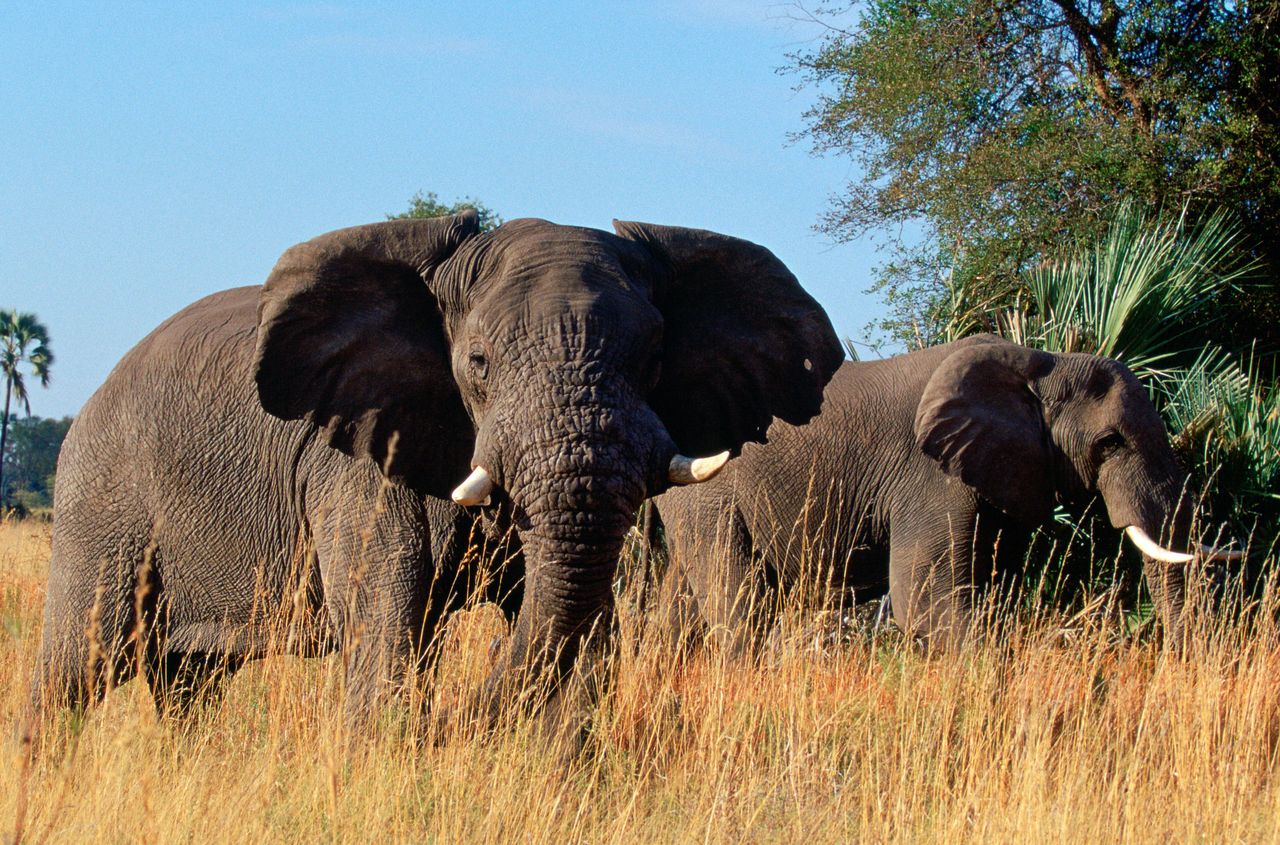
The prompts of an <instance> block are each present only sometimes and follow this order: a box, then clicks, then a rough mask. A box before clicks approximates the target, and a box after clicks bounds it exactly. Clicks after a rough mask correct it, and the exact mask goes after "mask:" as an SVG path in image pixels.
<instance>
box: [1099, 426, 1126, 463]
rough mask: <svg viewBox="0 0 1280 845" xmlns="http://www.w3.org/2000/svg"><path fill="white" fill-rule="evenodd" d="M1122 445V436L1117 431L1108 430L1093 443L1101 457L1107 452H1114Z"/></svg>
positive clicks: (1121, 447) (1123, 441) (1123, 442)
mask: <svg viewBox="0 0 1280 845" xmlns="http://www.w3.org/2000/svg"><path fill="white" fill-rule="evenodd" d="M1124 447H1125V440H1124V437H1123V436H1122V435H1121V434H1120V433H1119V432H1117V431H1112V432H1108V433H1107V434H1105V435H1103V436H1102V437H1101V438H1099V439H1098V442H1097V443H1095V444H1094V448H1096V449H1097V450H1098V452H1099V453H1100V454H1101V455H1102V456H1103V457H1106V456H1107V455H1108V454H1110V453H1112V452H1115V451H1116V450H1118V449H1123V448H1124Z"/></svg>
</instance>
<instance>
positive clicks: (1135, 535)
mask: <svg viewBox="0 0 1280 845" xmlns="http://www.w3.org/2000/svg"><path fill="white" fill-rule="evenodd" d="M1124 533H1125V535H1126V536H1127V537H1128V538H1129V539H1130V540H1132V541H1133V544H1134V545H1135V546H1137V547H1138V551H1140V552H1142V553H1143V554H1144V555H1146V556H1147V557H1150V558H1155V559H1156V560H1158V561H1161V562H1162V563H1190V562H1191V561H1193V560H1195V559H1196V556H1195V555H1189V554H1184V553H1182V552H1171V551H1169V550H1168V549H1166V548H1165V547H1164V546H1162V545H1160V544H1159V543H1157V542H1156V541H1155V540H1152V539H1151V538H1150V537H1148V536H1147V532H1145V531H1143V530H1142V529H1141V528H1139V527H1138V526H1136V525H1130V526H1129V527H1128V528H1126V529H1125V530H1124Z"/></svg>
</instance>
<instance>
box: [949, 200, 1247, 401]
mask: <svg viewBox="0 0 1280 845" xmlns="http://www.w3.org/2000/svg"><path fill="white" fill-rule="evenodd" d="M1255 269H1256V264H1255V263H1254V262H1252V261H1250V260H1249V259H1248V258H1247V257H1246V256H1245V255H1244V249H1243V241H1242V236H1241V233H1240V230H1239V228H1238V227H1237V226H1235V225H1233V224H1232V223H1231V222H1230V221H1229V220H1228V217H1227V215H1226V214H1225V213H1223V212H1217V213H1214V214H1211V215H1209V216H1208V217H1207V218H1205V219H1204V220H1203V221H1201V222H1200V223H1198V224H1192V223H1191V222H1190V221H1189V220H1188V214H1187V210H1186V209H1185V208H1184V209H1183V212H1182V214H1180V215H1179V216H1178V217H1176V218H1173V219H1163V218H1161V217H1159V216H1155V215H1149V214H1145V213H1143V212H1141V211H1140V210H1139V209H1138V207H1137V206H1136V205H1134V204H1132V203H1122V204H1121V205H1120V206H1119V207H1118V208H1117V210H1116V212H1115V214H1114V216H1113V217H1112V218H1111V219H1110V220H1109V221H1108V225H1107V228H1106V230H1105V231H1104V232H1103V233H1102V234H1101V235H1100V236H1099V237H1097V238H1096V239H1095V240H1093V241H1092V242H1087V241H1084V242H1080V243H1077V244H1076V246H1075V247H1074V249H1073V250H1071V251H1070V252H1068V253H1067V254H1066V255H1064V256H1062V257H1059V258H1057V259H1054V260H1048V261H1045V262H1043V263H1041V264H1040V265H1039V266H1037V267H1034V268H1031V269H1029V270H1026V271H1024V272H1023V273H1021V274H1020V275H1019V276H1018V277H1017V278H1016V280H1015V281H1014V283H1013V285H1011V287H1010V288H1008V289H1006V290H1003V291H1000V292H998V293H994V294H993V293H991V292H989V291H985V292H984V291H982V290H981V288H979V287H977V286H974V285H972V284H969V285H963V284H962V285H957V286H956V287H955V288H953V289H949V290H948V291H947V296H946V298H945V299H944V300H943V306H942V307H941V308H940V309H939V311H938V314H939V317H938V320H937V322H938V324H939V325H940V326H941V330H940V336H941V338H942V339H945V340H955V339H957V338H959V337H963V336H965V335H968V334H973V333H974V332H976V331H995V332H998V333H1000V334H1002V335H1004V336H1005V337H1008V338H1009V339H1010V340H1013V341H1016V342H1018V343H1022V344H1025V345H1027V346H1034V347H1036V348H1038V349H1047V350H1051V351H1054V352H1088V353H1091V354H1095V355H1103V356H1106V357H1108V358H1117V359H1119V360H1122V361H1124V362H1125V363H1126V364H1128V365H1129V367H1130V368H1131V369H1132V370H1134V372H1135V373H1137V374H1138V375H1139V376H1142V377H1149V378H1156V379H1159V378H1161V377H1162V376H1164V375H1167V374H1168V372H1169V371H1170V370H1171V368H1176V367H1178V366H1187V365H1189V364H1190V363H1191V362H1192V361H1193V360H1195V359H1196V357H1197V355H1198V354H1199V353H1200V350H1201V349H1202V348H1203V346H1204V343H1205V340H1206V338H1207V337H1208V336H1209V333H1210V330H1211V329H1212V328H1213V323H1214V322H1216V321H1218V320H1220V319H1221V317H1222V314H1223V312H1222V309H1221V308H1220V307H1218V305H1219V303H1220V302H1221V300H1222V298H1223V297H1224V296H1226V295H1227V294H1228V293H1229V292H1231V291H1233V290H1234V289H1237V288H1240V287H1241V286H1244V285H1246V284H1248V282H1249V280H1250V278H1251V273H1252V272H1253V271H1254V270H1255Z"/></svg>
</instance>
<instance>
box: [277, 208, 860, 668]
mask: <svg viewBox="0 0 1280 845" xmlns="http://www.w3.org/2000/svg"><path fill="white" fill-rule="evenodd" d="M614 228H615V230H616V232H617V234H609V233H606V232H603V231H598V230H594V229H586V228H578V227H571V226H560V225H555V224H552V223H549V222H547V221H544V220H534V219H527V220H515V221H511V222H508V223H506V224H504V225H503V226H501V227H499V228H498V229H496V230H493V231H490V232H485V233H480V232H479V231H478V227H477V222H476V218H475V216H474V214H472V213H466V214H462V215H458V216H454V217H449V218H437V219H431V220H396V221H391V222H386V223H378V224H373V225H368V226H360V227H356V228H352V229H344V230H341V231H337V232H332V233H330V234H327V235H323V236H321V237H319V238H316V239H314V240H312V241H309V242H307V243H304V244H300V245H299V246H296V247H293V248H292V249H290V250H288V251H287V252H286V253H285V254H284V256H283V257H282V258H281V259H280V261H279V263H278V264H277V265H276V267H275V269H274V270H273V272H272V273H271V276H270V277H269V279H268V280H267V282H266V285H265V287H264V288H263V292H262V298H261V303H260V306H259V327H258V341H257V344H258V345H257V353H256V354H257V358H256V380H257V386H258V393H259V397H260V399H261V402H262V405H263V407H264V408H265V409H266V410H267V411H268V412H269V413H271V414H273V415H276V416H278V417H282V418H285V419H298V418H305V419H307V420H310V421H311V422H312V423H313V424H314V425H316V426H318V427H319V428H321V429H323V430H324V432H325V433H326V434H327V437H328V439H329V443H330V445H332V446H333V447H334V448H336V449H339V450H341V451H343V452H346V453H348V454H351V455H355V456H361V457H366V458H369V459H371V460H373V461H375V462H377V464H378V465H379V466H380V467H382V470H383V472H384V473H385V474H386V476H387V477H388V478H389V479H390V480H391V481H393V482H394V483H401V484H406V485H410V486H411V487H412V488H413V489H415V490H418V491H420V492H422V493H424V494H429V495H433V496H439V497H447V496H452V497H453V498H454V500H455V501H458V502H459V503H462V504H467V505H476V504H486V503H492V506H493V507H495V508H497V507H499V506H502V507H504V508H505V509H506V510H505V511H504V512H509V513H511V514H512V518H513V519H514V522H515V525H516V527H517V529H518V532H519V534H520V538H521V542H522V544H523V547H524V556H525V560H526V580H525V597H524V604H523V607H522V609H521V612H520V617H519V620H518V621H517V623H516V627H515V631H514V633H513V637H512V641H511V643H510V645H509V647H508V649H507V652H506V655H505V657H504V658H503V659H502V661H501V665H500V668H499V670H498V673H497V674H496V675H495V681H494V682H495V683H496V679H497V678H498V677H500V676H501V675H502V674H503V672H506V671H507V670H514V669H520V668H524V667H528V666H532V665H534V664H535V663H537V662H538V661H540V660H543V659H546V660H551V658H550V657H548V655H550V654H552V653H553V652H554V653H555V654H556V655H558V656H557V657H556V658H555V659H554V660H551V662H552V663H554V665H555V666H556V667H557V668H560V669H564V668H567V666H568V664H569V663H570V662H571V661H572V659H573V658H574V656H575V651H576V649H577V647H578V643H579V642H580V640H581V639H582V637H583V635H584V634H585V633H586V632H587V631H588V630H589V629H590V628H591V627H592V626H593V625H596V624H598V623H599V622H600V621H601V620H602V619H605V620H607V617H608V615H609V614H610V612H611V610H612V592H611V584H612V581H613V576H614V569H615V566H616V561H617V559H618V555H619V552H620V549H621V545H622V541H623V537H624V535H625V533H626V531H627V529H628V528H629V526H630V525H631V523H632V520H633V518H634V514H635V511H636V510H637V508H638V507H639V505H640V503H641V502H642V500H643V499H644V498H645V497H647V496H652V495H656V494H658V493H660V492H662V491H663V490H664V489H666V488H667V487H668V486H669V485H670V484H672V483H689V482H693V481H697V480H703V479H705V478H707V477H710V476H711V475H713V474H714V473H715V471H716V470H717V469H718V468H719V466H721V465H722V464H723V463H724V460H725V459H726V458H727V457H728V454H727V453H728V452H731V451H733V450H737V449H739V448H740V447H741V446H742V444H743V443H744V442H747V441H762V440H763V439H764V433H765V430H766V428H767V427H768V425H769V423H770V420H771V419H772V418H773V417H775V416H776V417H780V418H782V419H784V420H787V421H789V422H793V423H802V422H805V421H807V420H808V419H810V418H811V417H812V416H813V415H815V414H816V413H817V412H818V409H819V406H820V403H821V397H822V390H823V387H824V386H825V385H826V383H827V381H828V380H829V379H830V378H831V375H832V374H833V373H834V372H835V370H836V368H837V367H838V366H839V365H840V362H841V360H842V357H843V355H842V351H841V348H840V345H839V342H838V340H837V338H836V336H835V333H834V331H833V330H832V328H831V325H830V323H829V321H828V319H827V317H826V315H825V313H824V312H823V311H822V309H821V308H820V307H819V306H818V304H817V303H816V302H815V301H814V300H813V299H812V298H811V297H810V296H809V295H808V294H806V293H805V292H804V290H803V289H802V288H801V287H800V285H799V284H798V283H797V282H796V280H795V278H794V276H792V274H791V273H790V272H789V271H788V270H787V269H786V267H785V266H784V265H783V264H782V263H781V262H780V261H779V260H778V259H777V258H775V257H774V256H773V255H772V254H771V253H770V252H769V251H768V250H766V249H764V248H762V247H760V246H757V245H755V244H752V243H749V242H746V241H743V240H738V239H736V238H731V237H727V236H724V235H719V234H715V233H713V232H706V231H699V230H694V229H684V228H677V227H667V226H655V225H648V224H642V223H621V222H617V221H615V223H614ZM688 455H693V456H710V457H702V458H699V459H695V458H690V457H686V456H688ZM460 482H461V483H460ZM538 655H542V657H539V656H538Z"/></svg>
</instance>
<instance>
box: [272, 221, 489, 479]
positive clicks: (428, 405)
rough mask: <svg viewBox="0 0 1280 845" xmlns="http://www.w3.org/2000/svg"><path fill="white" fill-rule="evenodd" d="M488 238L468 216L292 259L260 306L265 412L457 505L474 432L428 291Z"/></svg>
mask: <svg viewBox="0 0 1280 845" xmlns="http://www.w3.org/2000/svg"><path fill="white" fill-rule="evenodd" d="M478 231H479V227H478V224H477V220H476V216H475V214H474V213H473V212H468V213H465V214H459V215H456V216H453V217H440V218H434V219H427V220H394V221H389V222H386V223H375V224H372V225H368V226H357V227H355V228H351V229H342V230H339V231H336V232H330V233H329V234H327V235H321V236H320V237H318V238H315V239H314V240H310V241H307V242H306V243H303V244H299V245H297V246H295V247H292V248H291V249H289V250H288V251H286V252H285V253H284V255H283V256H281V258H280V261H279V262H278V263H277V264H276V266H275V269H274V270H272V271H271V275H270V277H268V279H267V282H266V284H265V285H264V286H263V288H262V295H261V299H260V300H259V303H258V338H257V349H256V352H255V360H254V379H255V380H256V382H257V386H258V397H259V399H260V400H261V402H262V407H263V408H265V409H266V411H267V412H268V413H270V414H273V415H274V416H277V417H280V418H282V419H288V420H292V419H306V420H308V421H310V422H312V423H314V424H315V425H316V426H318V427H320V428H321V429H323V430H324V432H325V434H326V435H327V437H328V442H329V444H330V445H331V446H333V447H335V448H337V449H340V450H341V451H343V452H346V453H347V454H350V455H355V456H358V457H366V458H370V459H372V460H373V461H375V462H376V463H377V464H378V465H379V466H380V467H381V468H382V469H383V471H384V472H385V473H386V475H387V476H388V477H389V478H391V479H393V480H395V481H400V482H404V483H408V484H411V485H413V486H415V487H417V488H419V489H422V490H423V491H424V492H428V493H431V494H433V495H438V496H448V493H449V490H450V489H451V488H452V487H453V486H454V485H456V484H457V483H458V480H459V479H460V478H463V477H465V476H466V474H467V470H468V461H469V459H470V455H471V449H472V444H473V441H474V429H473V426H472V424H471V421H470V419H469V418H468V416H467V413H466V410H465V408H464V406H463V404H462V398H461V396H460V395H459V393H458V387H457V384H456V383H455V382H454V378H453V371H452V368H451V366H450V361H449V344H448V341H447V339H446V337H445V331H444V325H443V317H442V314H441V312H440V308H439V305H438V303H437V301H436V297H435V296H434V294H433V293H432V291H431V289H430V286H429V283H430V281H431V280H432V278H433V276H434V273H435V269H436V267H437V266H438V265H439V264H440V263H441V262H443V261H444V260H445V259H447V258H448V257H449V256H450V255H452V254H453V252H454V250H456V249H457V248H458V246H459V245H460V244H461V243H462V242H464V241H465V240H467V239H468V238H470V237H472V236H473V235H475V234H476V233H477V232H478Z"/></svg>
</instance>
